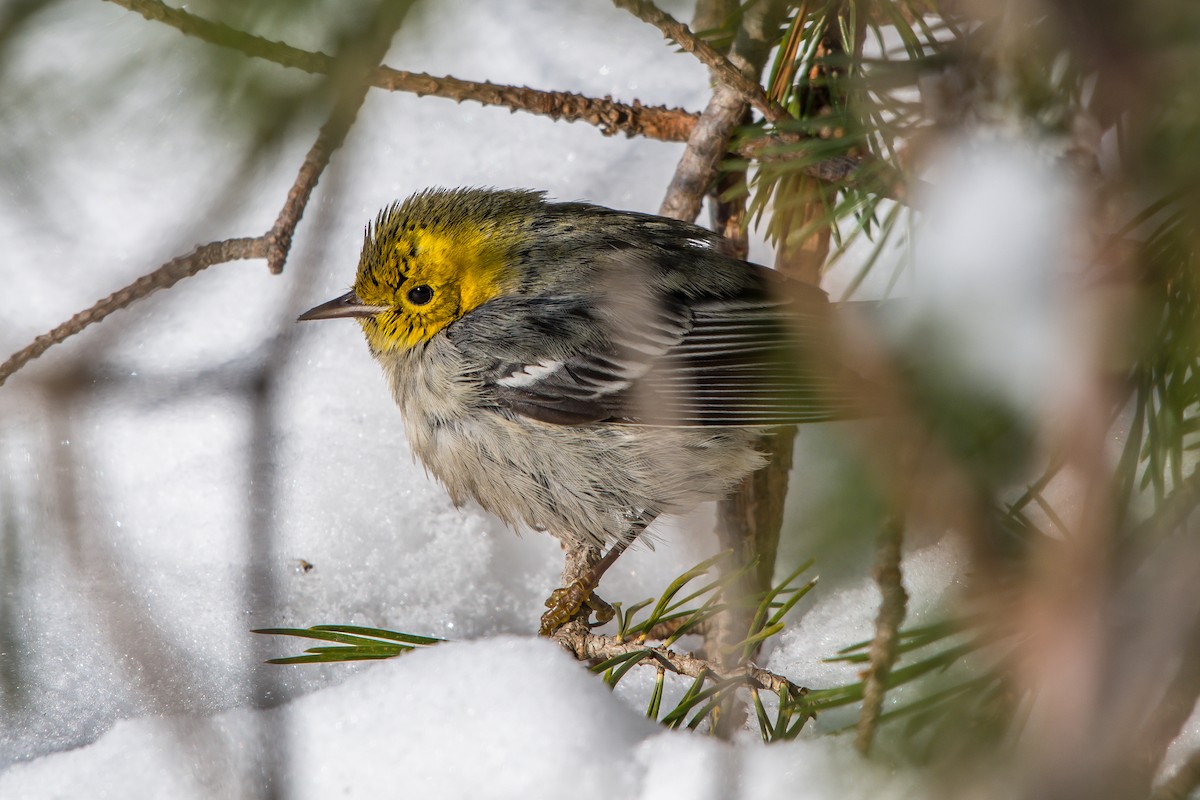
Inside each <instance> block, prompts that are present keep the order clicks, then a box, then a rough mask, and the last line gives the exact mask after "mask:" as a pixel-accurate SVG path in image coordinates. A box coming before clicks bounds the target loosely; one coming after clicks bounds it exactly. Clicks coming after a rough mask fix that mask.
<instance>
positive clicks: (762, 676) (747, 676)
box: [553, 622, 807, 697]
mask: <svg viewBox="0 0 1200 800" xmlns="http://www.w3.org/2000/svg"><path fill="white" fill-rule="evenodd" d="M553 638H554V640H555V641H557V642H558V643H559V644H561V645H562V646H563V647H565V648H566V649H567V650H568V651H569V652H571V653H572V654H574V656H575V657H576V658H578V659H579V660H580V661H594V662H599V661H604V660H605V659H609V658H613V657H614V656H622V655H628V654H630V653H637V652H641V651H643V650H647V651H650V652H652V653H654V655H655V656H657V659H646V660H644V661H643V662H641V663H643V664H646V665H648V666H654V665H655V664H664V663H665V664H670V665H671V668H672V669H674V671H675V672H677V673H679V674H680V675H686V676H688V677H689V678H699V677H707V678H712V679H713V680H715V681H726V680H733V679H738V678H740V679H742V680H744V681H745V682H746V684H747V685H749V686H755V687H757V688H760V689H767V690H768V691H771V692H776V693H778V692H780V691H781V690H785V691H786V692H787V693H788V694H789V695H790V696H793V697H795V696H799V695H801V694H804V693H805V692H806V691H807V690H806V689H804V688H802V687H800V686H797V685H796V684H794V683H792V682H791V681H789V680H788V679H787V678H785V677H783V676H781V675H776V674H775V673H774V672H770V671H768V670H765V669H762V668H761V667H756V666H754V665H753V664H742V665H740V666H737V667H733V668H732V669H728V670H726V669H723V668H722V667H721V666H720V665H719V664H717V663H715V662H712V661H708V660H706V659H703V658H697V657H696V656H693V655H690V654H688V653H677V652H675V651H674V650H671V649H670V648H667V647H662V646H659V647H647V646H646V645H644V644H639V643H637V642H626V641H622V640H620V639H617V638H616V637H615V636H597V635H595V634H592V633H589V632H588V630H587V628H586V626H584V625H583V624H581V623H579V622H572V623H569V624H567V625H564V626H563V627H561V628H559V629H558V630H557V631H556V632H555V634H554V637H553Z"/></svg>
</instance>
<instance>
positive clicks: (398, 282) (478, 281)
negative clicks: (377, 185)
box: [300, 189, 542, 355]
mask: <svg viewBox="0 0 1200 800" xmlns="http://www.w3.org/2000/svg"><path fill="white" fill-rule="evenodd" d="M541 202H542V201H541V195H540V194H539V193H537V192H523V191H508V192H497V191H491V190H484V189H458V190H453V191H450V190H444V189H431V190H427V191H424V192H421V193H419V194H415V195H413V196H412V197H410V198H408V199H407V200H405V201H404V202H402V203H394V204H392V205H391V206H388V207H387V208H385V209H383V210H382V211H381V212H379V215H378V216H377V217H376V218H375V222H374V223H373V224H371V225H369V226H368V227H367V229H366V233H365V236H364V241H363V249H362V255H361V256H360V257H359V261H358V274H357V276H356V277H355V280H354V288H353V289H352V290H351V291H349V292H347V293H346V294H344V295H342V296H341V297H338V298H336V299H334V300H331V301H329V302H328V303H323V304H322V305H319V306H317V307H316V308H312V309H310V310H308V311H306V312H305V313H304V314H302V315H301V316H300V319H301V320H312V319H335V318H341V317H353V318H356V319H358V321H359V323H360V324H361V325H362V328H363V332H364V333H365V334H366V337H367V343H368V344H369V345H370V347H371V351H372V352H373V353H375V354H376V355H381V354H384V353H389V352H396V351H400V352H403V351H405V350H409V349H411V348H413V347H416V346H417V345H420V344H422V343H423V342H426V341H428V340H429V339H431V338H432V337H433V336H435V335H437V334H438V333H439V332H440V331H441V330H443V329H444V328H446V326H448V325H450V324H451V323H453V322H454V321H456V320H458V319H460V318H461V317H462V316H463V315H465V314H468V313H470V312H471V311H473V310H474V309H476V308H478V307H479V306H481V305H483V304H484V303H486V302H488V301H489V300H492V299H494V298H496V297H500V296H502V295H504V294H507V293H510V292H513V291H515V290H516V288H517V286H518V285H519V277H520V276H519V274H518V263H517V259H518V253H519V251H520V250H521V248H522V245H523V244H524V243H525V241H526V239H527V237H528V228H529V225H530V223H531V221H532V219H533V216H534V214H535V211H536V209H537V207H538V206H540V205H541Z"/></svg>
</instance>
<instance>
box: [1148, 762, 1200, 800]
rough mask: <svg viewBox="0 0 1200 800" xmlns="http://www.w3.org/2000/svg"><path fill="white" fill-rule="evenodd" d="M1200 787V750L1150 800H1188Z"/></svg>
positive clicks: (1164, 782) (1155, 791)
mask: <svg viewBox="0 0 1200 800" xmlns="http://www.w3.org/2000/svg"><path fill="white" fill-rule="evenodd" d="M1197 786H1200V750H1195V751H1193V752H1192V754H1191V755H1190V756H1188V758H1187V761H1184V762H1183V766H1181V767H1180V768H1179V770H1178V771H1177V772H1176V773H1175V774H1174V775H1172V776H1171V777H1170V778H1168V779H1167V780H1165V781H1163V783H1162V785H1161V786H1159V787H1158V788H1157V789H1155V790H1154V794H1152V795H1150V800H1187V798H1188V796H1189V795H1191V793H1192V792H1193V791H1194V790H1195V789H1196V787H1197Z"/></svg>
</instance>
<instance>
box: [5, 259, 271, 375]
mask: <svg viewBox="0 0 1200 800" xmlns="http://www.w3.org/2000/svg"><path fill="white" fill-rule="evenodd" d="M267 250H268V247H267V241H266V239H265V237H262V236H258V237H255V238H252V239H225V240H223V241H219V242H209V243H208V244H203V245H200V246H199V247H197V248H196V249H195V250H193V251H192V252H190V253H188V254H187V255H183V256H179V257H177V258H173V259H171V260H170V261H168V262H167V263H165V264H163V265H162V266H161V267H159V268H158V269H156V270H154V271H153V272H151V273H150V274H148V275H143V276H142V277H140V278H138V279H137V280H136V281H134V282H133V283H131V284H129V285H128V286H126V287H125V288H123V289H119V290H117V291H116V292H113V293H112V294H110V295H109V296H108V297H106V298H104V299H103V300H101V301H100V302H98V303H96V304H95V305H93V306H92V307H91V308H89V309H87V310H86V311H80V312H79V313H78V314H76V315H75V316H73V317H71V318H70V319H69V320H67V321H66V322H64V323H62V324H61V325H59V326H58V327H56V328H54V329H53V330H51V331H50V332H49V333H44V334H42V335H41V336H39V337H37V338H36V339H34V340H33V341H32V342H31V343H30V344H29V345H28V346H26V347H24V348H22V349H20V350H18V351H17V352H16V353H13V354H12V355H11V356H9V358H8V360H7V361H5V362H4V363H3V364H0V386H3V385H4V382H5V381H6V380H8V378H9V376H11V375H12V374H13V373H14V372H16V371H17V370H19V369H20V368H21V367H23V366H25V365H26V364H27V363H29V362H30V361H32V360H34V359H35V358H37V357H38V356H40V355H41V354H42V353H44V352H46V351H47V350H49V349H50V348H51V347H52V346H54V345H56V344H60V343H61V342H64V341H66V340H67V339H69V338H70V337H72V336H74V335H75V334H77V333H79V332H80V331H82V330H83V329H84V328H86V327H88V326H89V325H94V324H95V323H97V322H99V321H100V320H102V319H104V318H105V317H107V316H108V315H109V314H111V313H113V312H114V311H117V310H119V309H122V308H125V307H126V306H128V305H130V304H132V303H134V302H136V301H138V300H141V299H142V298H144V297H148V296H150V295H151V294H153V293H154V292H157V291H158V290H160V289H169V288H170V287H172V286H174V285H175V284H177V283H179V281H181V280H183V279H184V278H190V277H191V276H193V275H195V274H196V273H198V272H200V271H201V270H204V269H206V268H207V267H211V266H212V265H213V264H223V263H225V262H226V261H243V260H246V259H252V258H266V257H267Z"/></svg>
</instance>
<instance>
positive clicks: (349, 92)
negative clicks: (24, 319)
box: [0, 0, 412, 385]
mask: <svg viewBox="0 0 1200 800" xmlns="http://www.w3.org/2000/svg"><path fill="white" fill-rule="evenodd" d="M120 1H121V0H114V2H120ZM131 1H132V0H131ZM411 5H412V2H411V0H403V2H392V1H391V0H384V2H381V3H380V5H379V9H378V12H377V14H376V16H375V19H373V20H372V21H371V24H370V26H369V28H368V29H369V30H370V31H371V34H370V35H369V36H368V37H367V43H366V46H365V47H364V46H359V47H350V48H347V50H348V51H352V54H351V55H347V56H346V57H345V58H344V60H341V63H340V64H339V65H338V66H336V67H335V68H334V69H332V70H331V78H332V79H335V80H338V81H340V82H342V83H343V85H344V86H346V87H348V88H346V89H345V90H344V91H341V92H339V93H338V99H337V101H336V102H335V104H334V108H333V110H332V111H331V112H330V115H329V118H328V119H327V120H326V122H325V124H324V125H323V126H322V127H321V132H320V134H319V135H318V136H317V140H316V142H315V143H314V144H313V146H312V148H311V149H310V150H309V152H308V155H307V156H305V159H304V163H303V164H302V165H301V166H300V170H299V172H298V174H297V176H296V180H295V182H294V183H293V184H292V188H291V189H290V190H289V191H288V196H287V199H286V200H285V201H284V204H283V208H282V209H280V212H279V216H278V218H277V219H276V221H275V224H274V225H273V226H272V227H271V230H269V231H267V232H266V233H264V234H263V235H261V236H256V237H251V238H240V239H225V240H222V241H218V242H210V243H209V244H206V245H201V246H200V247H197V248H196V249H195V250H193V251H192V252H190V253H188V254H187V255H183V256H179V257H177V258H173V259H171V260H170V261H168V262H166V263H165V264H163V265H162V266H161V267H159V268H158V269H156V270H154V271H153V272H151V273H149V274H148V275H143V276H142V277H140V278H138V279H137V280H136V281H134V282H133V283H131V284H129V285H128V286H126V287H124V288H123V289H120V290H118V291H116V292H114V293H113V294H111V295H109V296H108V297H106V298H104V299H103V300H101V301H99V302H98V303H96V304H95V305H93V306H92V307H91V308H89V309H87V310H86V311H81V312H80V313H78V314H76V315H75V316H73V317H71V319H69V320H67V321H66V322H64V323H63V324H61V325H59V326H57V327H55V328H54V329H53V330H51V331H50V332H48V333H45V334H42V335H41V336H38V337H37V338H36V339H34V340H33V342H31V343H30V344H29V345H28V346H26V347H24V348H22V349H21V350H18V351H17V352H16V353H14V354H13V355H12V356H10V357H9V358H8V359H7V360H6V361H5V362H4V363H3V364H0V385H3V384H4V382H5V381H6V380H7V379H8V378H9V377H10V376H11V375H12V374H13V373H15V372H16V371H17V370H19V369H21V368H22V367H23V366H25V365H26V364H28V363H29V362H30V361H32V360H34V359H35V358H38V357H39V356H41V355H42V353H44V352H46V350H48V349H49V348H50V347H52V346H54V345H56V344H59V343H61V342H64V341H66V340H67V339H69V338H70V337H72V336H74V335H75V334H77V333H79V332H80V331H82V330H84V329H85V328H87V327H88V326H90V325H93V324H95V323H97V322H100V321H101V320H103V319H104V318H105V317H107V316H108V315H109V314H111V313H113V312H114V311H117V310H119V309H122V308H126V307H128V306H129V305H132V304H133V303H135V302H137V301H138V300H141V299H143V298H146V297H149V296H150V295H151V294H153V293H154V292H157V291H158V290H160V289H167V288H170V287H171V286H174V285H175V284H176V283H178V282H179V281H181V280H183V279H184V278H190V277H191V276H193V275H196V274H197V273H199V272H201V271H203V270H204V269H207V268H208V267H211V266H213V265H214V264H223V263H226V262H229V261H242V260H247V259H255V258H265V259H267V264H268V267H269V268H270V270H271V272H273V273H276V274H278V273H280V272H282V271H283V265H284V262H285V261H286V260H287V256H288V252H289V251H290V250H291V245H292V235H293V234H294V232H295V229H296V225H297V224H298V223H299V221H300V217H301V216H302V215H303V213H304V209H305V207H306V206H307V205H308V200H309V198H310V197H311V196H312V190H313V188H314V187H315V186H316V184H317V180H318V178H320V176H321V173H322V172H323V171H324V170H325V167H326V166H328V164H329V158H330V156H331V155H332V154H333V152H334V151H335V150H337V148H338V147H340V146H341V144H342V142H343V141H344V140H345V138H346V134H347V133H348V132H349V130H350V127H351V126H352V125H353V124H354V119H355V117H356V116H357V114H358V109H359V107H360V106H361V105H362V103H363V100H364V99H366V94H367V88H368V87H367V83H366V81H365V77H366V75H367V74H368V73H369V71H370V69H371V68H372V67H373V66H374V65H375V64H377V63H378V62H379V60H381V59H382V58H383V56H384V54H385V53H386V51H387V47H388V44H389V43H390V42H391V39H392V36H393V35H394V34H395V32H396V30H397V29H398V28H399V26H400V23H401V22H402V21H403V20H404V16H405V14H407V12H408V9H409V8H410V7H411ZM164 8H165V7H164Z"/></svg>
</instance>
